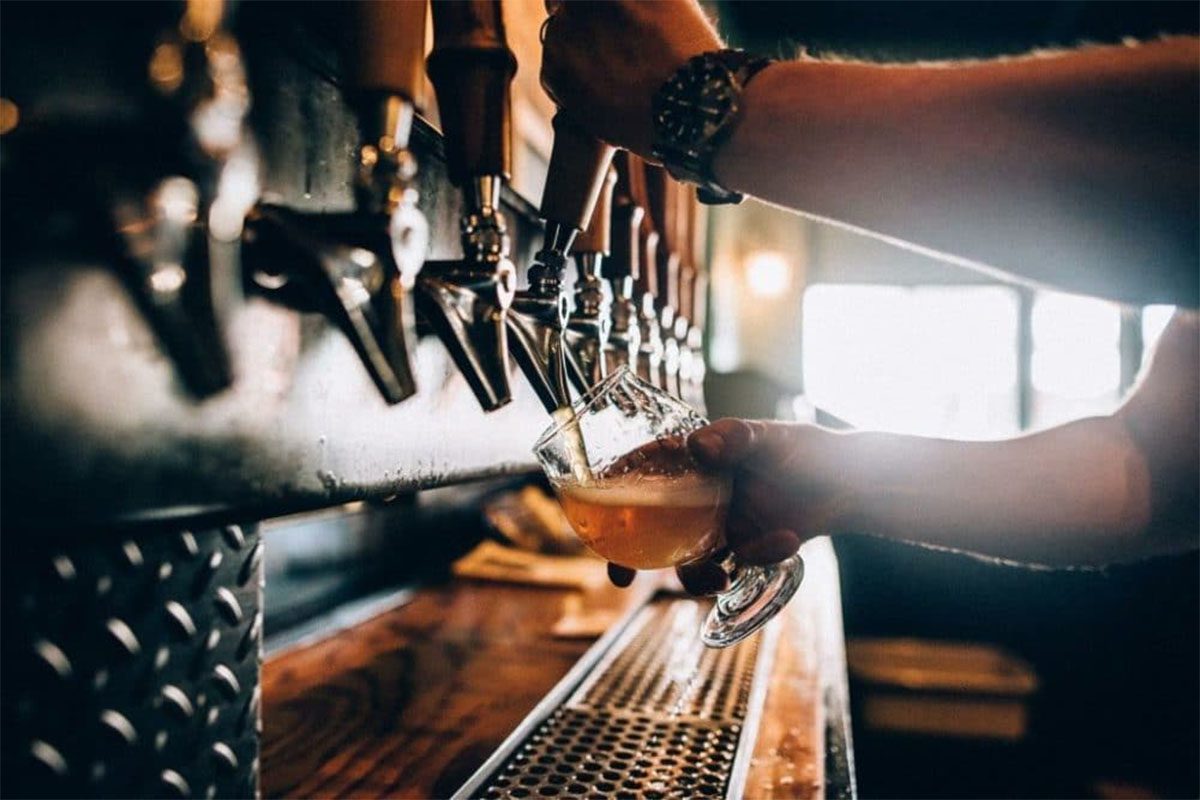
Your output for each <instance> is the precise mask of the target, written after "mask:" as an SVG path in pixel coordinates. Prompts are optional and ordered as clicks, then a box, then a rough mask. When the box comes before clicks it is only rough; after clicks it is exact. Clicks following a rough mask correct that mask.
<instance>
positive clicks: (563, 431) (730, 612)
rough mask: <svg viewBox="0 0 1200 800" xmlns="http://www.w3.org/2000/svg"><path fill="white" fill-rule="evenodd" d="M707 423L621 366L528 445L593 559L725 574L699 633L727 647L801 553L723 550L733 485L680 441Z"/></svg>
mask: <svg viewBox="0 0 1200 800" xmlns="http://www.w3.org/2000/svg"><path fill="white" fill-rule="evenodd" d="M707 424H708V421H707V420H706V419H705V418H704V417H702V416H701V415H700V414H698V413H696V411H695V410H693V409H692V408H690V407H689V406H687V405H686V404H684V403H682V402H680V401H679V400H677V399H675V398H674V397H671V396H670V395H668V394H666V393H665V392H663V391H661V390H660V389H657V388H655V387H653V386H651V385H650V384H649V383H646V382H645V381H643V380H641V379H640V378H638V377H637V376H636V375H635V374H633V372H631V371H630V370H629V368H628V367H625V366H622V367H621V368H619V369H618V370H617V371H615V372H614V373H613V374H612V375H610V376H609V377H608V378H606V379H605V380H604V381H602V382H601V383H600V384H598V385H597V386H596V387H595V388H593V389H592V390H591V391H590V392H588V393H587V394H586V395H584V396H583V397H581V398H580V399H579V400H577V401H576V402H575V404H574V405H572V406H571V408H570V409H560V410H559V412H558V413H557V414H556V415H555V424H554V425H552V426H551V427H550V428H549V429H548V430H547V431H546V432H545V433H544V434H542V436H541V438H540V439H538V442H537V444H536V445H535V446H534V453H535V454H536V455H537V457H538V461H540V462H541V465H542V468H543V469H544V470H545V471H546V475H547V477H549V479H550V483H551V485H552V486H553V487H554V491H555V493H556V494H557V495H558V498H559V501H560V502H561V503H562V506H563V511H564V512H565V513H566V515H567V519H569V520H570V522H571V526H572V527H573V528H574V529H575V533H576V534H578V536H579V538H580V539H582V540H583V542H584V543H585V544H586V545H587V546H588V547H590V548H591V549H592V550H593V551H594V552H595V553H596V554H597V555H599V556H601V557H602V558H605V559H608V560H609V561H611V562H613V563H614V564H620V565H621V566H624V567H632V568H634V569H661V568H664V567H678V566H683V565H687V564H692V563H696V562H700V561H704V560H707V559H714V558H715V559H717V560H718V561H719V563H720V565H721V567H722V568H723V569H725V571H726V572H727V573H728V574H729V575H730V576H731V578H732V583H731V585H730V586H729V588H728V589H727V590H726V591H725V592H723V593H721V594H720V595H718V596H717V598H716V602H715V604H714V605H713V609H712V611H711V612H710V613H709V615H708V619H707V620H706V621H705V623H704V627H703V629H702V631H701V634H702V638H703V640H704V643H705V644H706V645H708V646H710V647H728V646H729V645H731V644H734V643H735V642H739V641H741V640H742V639H744V638H746V637H747V636H749V635H750V634H752V633H754V632H755V631H756V630H758V629H759V628H761V627H762V626H763V625H764V624H766V623H767V622H768V621H769V620H770V619H771V618H772V617H773V616H775V614H776V613H778V611H779V610H780V609H781V608H783V606H784V605H786V604H787V602H788V600H790V599H791V597H792V595H793V594H794V593H795V592H796V589H797V588H799V586H800V582H801V580H803V578H804V562H803V561H802V560H801V558H800V556H799V555H795V556H792V557H791V558H789V559H787V560H786V561H782V562H780V563H778V564H773V565H771V566H766V567H757V566H746V565H741V564H738V562H737V559H736V557H734V556H733V555H732V554H731V553H730V552H729V551H728V549H727V548H726V547H725V540H724V529H725V517H726V514H727V512H728V509H729V500H730V495H731V489H732V484H731V480H730V478H729V477H728V476H726V475H721V474H715V473H712V472H706V471H704V470H703V469H701V468H700V466H699V465H697V464H696V462H695V461H693V460H692V457H691V455H690V453H689V452H688V449H687V446H686V444H685V440H686V438H687V435H688V434H689V433H691V432H692V431H694V430H696V429H697V428H701V427H703V426H704V425H707Z"/></svg>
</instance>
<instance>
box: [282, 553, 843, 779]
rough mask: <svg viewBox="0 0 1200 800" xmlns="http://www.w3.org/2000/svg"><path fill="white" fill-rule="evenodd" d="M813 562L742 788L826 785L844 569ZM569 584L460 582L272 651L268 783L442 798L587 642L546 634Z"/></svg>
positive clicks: (626, 598)
mask: <svg viewBox="0 0 1200 800" xmlns="http://www.w3.org/2000/svg"><path fill="white" fill-rule="evenodd" d="M806 558H807V560H808V562H809V563H808V575H807V576H806V579H805V587H803V588H802V589H801V596H800V597H799V598H798V599H797V601H795V602H793V604H792V605H791V606H790V607H789V609H788V611H787V612H786V618H785V629H784V632H783V636H782V637H781V640H780V649H779V653H778V656H777V658H776V664H775V668H774V670H773V674H772V679H771V684H770V692H769V695H768V697H767V706H766V711H765V713H764V718H763V723H762V725H761V727H760V733H759V738H758V741H757V743H756V747H755V756H754V761H753V765H752V767H751V770H750V775H749V778H748V782H747V784H746V796H747V797H755V798H783V797H799V798H810V797H817V796H820V794H821V789H822V780H823V771H822V763H823V748H824V744H823V735H822V731H823V729H824V713H823V705H822V702H821V697H820V695H821V690H820V686H821V680H820V677H819V672H820V670H821V669H822V668H824V667H823V665H828V664H830V663H835V664H836V660H835V661H834V662H830V660H829V659H827V658H825V657H823V656H824V655H825V651H826V650H828V649H829V648H828V643H827V642H826V641H824V640H825V639H826V638H827V637H825V636H823V635H822V629H823V627H824V626H823V625H821V624H820V623H819V620H820V618H821V617H823V616H827V615H828V608H827V605H828V604H829V603H830V602H832V603H833V604H834V607H835V609H836V608H837V606H836V604H837V598H836V596H835V597H833V598H832V601H831V600H830V599H829V598H828V593H829V589H830V586H832V588H833V591H835V592H836V589H837V578H836V566H835V564H834V562H833V557H832V550H831V549H828V548H825V549H816V550H813V553H812V555H811V556H807V554H806ZM830 572H832V581H830V580H828V578H827V574H828V573H830ZM651 580H653V578H652V576H645V577H644V578H643V579H642V580H640V582H639V586H640V588H641V590H640V591H633V592H630V591H625V592H620V591H617V590H614V589H606V590H604V591H603V592H601V593H598V594H595V595H592V596H589V597H588V598H587V599H586V600H585V606H587V607H589V608H594V607H612V608H616V607H619V606H622V605H629V604H631V603H634V602H640V601H639V600H638V598H644V597H645V596H647V594H648V590H649V588H651V586H650V583H649V581H651ZM570 594H571V593H570V592H567V591H563V590H557V589H534V588H526V587H517V586H507V585H499V584H485V583H478V582H472V581H463V580H459V581H456V582H454V583H452V584H450V585H447V586H442V587H434V588H428V589H423V590H421V591H420V592H419V593H418V595H417V597H416V598H415V599H414V600H413V601H412V602H411V603H409V604H408V605H405V606H402V607H400V608H397V609H394V610H392V611H389V612H386V613H384V614H382V615H380V616H378V617H375V618H374V619H371V620H368V621H367V622H364V623H362V624H360V625H358V626H356V627H354V628H351V629H349V630H346V631H343V632H341V633H339V634H337V635H336V636H334V637H332V638H329V639H326V640H325V641H322V642H318V643H316V644H314V645H311V646H307V647H303V648H300V649H295V650H292V651H288V652H284V653H281V654H279V655H277V656H276V657H274V658H272V659H270V660H269V661H268V662H267V663H266V664H265V666H264V668H263V722H264V732H263V742H262V790H263V795H264V796H265V797H413V798H429V797H447V796H449V795H450V794H451V793H452V792H453V791H454V790H455V789H457V788H458V787H459V786H460V785H461V784H462V783H463V782H464V781H465V780H466V779H467V778H468V777H469V776H470V775H471V773H472V772H474V770H475V769H476V768H478V766H479V765H480V764H482V763H483V761H484V760H485V759H486V758H487V756H488V755H489V754H490V753H491V752H492V751H493V750H494V749H495V748H496V747H497V746H498V745H499V744H500V743H501V741H503V739H504V738H505V737H506V736H507V735H508V734H509V732H510V731H511V730H512V729H513V728H514V727H515V726H516V725H517V724H518V723H519V722H520V721H521V720H522V719H523V718H524V717H525V715H526V714H527V713H529V711H530V710H532V708H533V707H534V705H536V704H537V702H538V701H539V700H540V699H541V698H542V697H543V696H544V695H545V694H546V693H547V692H548V691H549V690H550V689H551V688H552V687H553V686H554V684H555V683H556V682H557V681H558V680H559V679H560V678H561V677H562V676H563V675H564V674H565V673H566V672H567V671H568V670H569V669H570V668H571V666H572V664H574V662H575V661H576V660H577V659H578V658H579V656H580V655H582V654H583V652H584V651H585V650H586V649H587V647H588V646H589V645H590V644H591V640H590V639H575V640H565V639H557V638H554V637H553V636H552V635H551V634H550V630H551V628H552V626H553V625H554V623H555V621H556V620H557V619H558V618H559V617H560V616H561V613H562V609H563V602H564V600H565V599H566V598H567V597H568V596H569V595H570ZM838 613H839V614H840V611H838ZM836 633H837V642H836V644H837V645H838V646H840V637H841V631H840V629H839V630H838V631H837V632H836ZM841 664H842V665H841V667H840V668H841V669H842V670H844V669H845V667H844V659H843V661H842V662H841Z"/></svg>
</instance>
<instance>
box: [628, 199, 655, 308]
mask: <svg viewBox="0 0 1200 800" xmlns="http://www.w3.org/2000/svg"><path fill="white" fill-rule="evenodd" d="M649 216H650V215H649V214H646V215H645V216H643V217H642V226H641V227H642V229H641V230H640V231H639V232H638V262H639V263H640V264H641V269H639V270H638V274H637V275H636V276H635V277H634V282H633V285H634V287H635V288H636V289H637V291H639V292H641V293H643V294H652V295H655V296H656V297H657V296H658V266H657V265H658V231H656V230H654V227H653V226H652V225H651V224H650V223H649V222H648V221H647V220H648V219H649Z"/></svg>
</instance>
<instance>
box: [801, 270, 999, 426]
mask: <svg viewBox="0 0 1200 800" xmlns="http://www.w3.org/2000/svg"><path fill="white" fill-rule="evenodd" d="M1017 314H1018V304H1017V294H1016V292H1015V291H1013V290H1012V289H1009V288H1007V287H999V286H987V287H975V286H918V287H913V288H906V287H897V286H881V285H851V284H817V285H814V286H811V287H810V288H809V289H808V290H807V291H806V292H805V294H804V339H803V341H804V345H803V347H804V356H803V357H804V385H805V391H806V393H807V395H808V399H809V400H810V401H811V402H812V403H813V404H815V405H816V406H818V407H821V408H824V409H825V410H827V411H829V412H830V413H832V414H834V415H836V416H839V417H841V418H843V419H845V420H846V421H847V422H850V423H851V424H853V425H855V426H856V427H861V428H871V429H875V430H890V431H897V432H904V433H915V434H922V435H927V436H944V437H953V438H963V439H985V438H996V437H1004V436H1010V435H1012V434H1014V433H1016V432H1017V431H1018V430H1019V420H1018V413H1017V409H1018V399H1017Z"/></svg>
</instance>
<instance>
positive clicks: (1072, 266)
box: [715, 38, 1200, 307]
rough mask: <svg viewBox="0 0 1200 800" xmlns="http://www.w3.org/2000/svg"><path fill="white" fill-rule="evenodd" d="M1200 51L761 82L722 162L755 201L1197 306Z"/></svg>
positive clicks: (861, 68)
mask: <svg viewBox="0 0 1200 800" xmlns="http://www.w3.org/2000/svg"><path fill="white" fill-rule="evenodd" d="M1198 78H1200V43H1198V41H1197V40H1196V39H1188V38H1176V39H1168V40H1162V41H1156V42H1151V43H1146V44H1142V45H1138V46H1132V47H1126V46H1114V47H1090V48H1084V49H1081V50H1075V51H1071V52H1064V53H1059V54H1054V55H1046V56H1029V57H1024V58H1018V59H1005V60H999V61H987V62H978V63H966V64H958V65H942V66H881V65H872V64H857V63H826V62H815V61H810V62H805V61H800V62H792V63H786V64H779V65H776V66H774V67H771V68H769V69H768V70H766V71H765V72H763V73H761V75H759V76H758V77H757V78H755V80H754V81H752V82H751V84H750V86H749V87H748V88H747V90H746V94H745V98H744V101H745V102H744V111H743V114H744V116H743V117H742V119H741V120H740V122H739V125H738V128H737V130H736V132H735V133H734V136H733V138H732V139H731V140H730V141H729V142H728V143H727V144H726V145H725V147H724V149H723V150H722V151H721V153H720V154H719V156H718V159H717V162H716V165H715V168H716V171H717V174H718V176H719V177H720V178H721V179H722V180H723V181H724V182H727V183H728V184H729V185H731V186H733V187H735V188H739V189H742V190H744V191H747V192H749V193H751V194H754V195H755V196H758V197H761V198H763V199H766V200H769V201H772V202H775V203H778V204H780V205H784V206H788V207H790V208H794V209H798V210H800V211H803V212H807V213H810V214H814V215H817V216H820V217H824V218H829V219H832V220H837V221H839V222H842V223H847V224H849V225H852V226H856V227H860V228H863V229H866V230H869V231H871V232H874V233H878V234H882V235H885V236H888V237H894V238H895V239H898V240H901V241H903V242H910V243H916V244H919V245H921V246H923V247H925V248H928V249H931V250H934V251H938V252H940V253H943V254H950V255H953V256H957V257H959V259H961V260H963V261H964V262H974V263H975V264H977V265H986V266H989V267H992V268H994V269H996V270H999V271H1001V272H1004V273H1008V274H1011V275H1016V276H1020V277H1023V278H1027V279H1031V280H1034V281H1038V282H1044V283H1047V284H1052V285H1055V286H1061V287H1065V288H1067V289H1070V290H1074V291H1079V292H1085V293H1088V294H1094V295H1099V296H1104V297H1110V298H1113V299H1118V300H1128V301H1134V302H1139V303H1148V302H1168V303H1175V304H1181V305H1185V306H1189V307H1195V306H1196V305H1197V230H1198V228H1200V223H1198V216H1197V215H1198V213H1200V212H1198V205H1197V194H1198V187H1200V177H1198V172H1197V152H1198V141H1197V119H1198V117H1200V106H1198V97H1200V94H1198V92H1200V80H1198Z"/></svg>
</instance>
